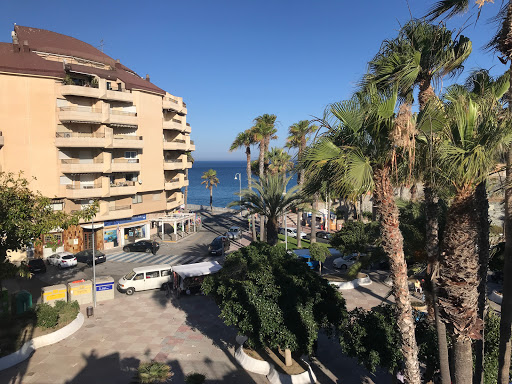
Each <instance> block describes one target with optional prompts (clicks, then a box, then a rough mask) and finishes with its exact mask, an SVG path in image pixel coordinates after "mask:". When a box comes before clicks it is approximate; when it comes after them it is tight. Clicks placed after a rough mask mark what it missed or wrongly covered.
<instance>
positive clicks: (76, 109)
mask: <svg viewBox="0 0 512 384" xmlns="http://www.w3.org/2000/svg"><path fill="white" fill-rule="evenodd" d="M59 111H63V112H89V113H101V108H93V107H86V106H84V105H70V106H67V107H59Z"/></svg>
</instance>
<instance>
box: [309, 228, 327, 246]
mask: <svg viewBox="0 0 512 384" xmlns="http://www.w3.org/2000/svg"><path fill="white" fill-rule="evenodd" d="M331 237H332V233H330V232H325V231H318V232H316V240H317V241H318V242H319V243H329V241H330V240H331ZM306 240H311V233H308V234H307V235H306Z"/></svg>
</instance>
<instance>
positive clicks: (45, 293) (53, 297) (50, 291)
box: [41, 284, 68, 305]
mask: <svg viewBox="0 0 512 384" xmlns="http://www.w3.org/2000/svg"><path fill="white" fill-rule="evenodd" d="M41 295H42V298H43V303H47V304H50V305H55V302H56V301H57V300H63V301H68V295H67V291H66V286H65V285H64V284H59V285H50V286H48V287H43V288H41Z"/></svg>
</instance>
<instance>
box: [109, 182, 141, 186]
mask: <svg viewBox="0 0 512 384" xmlns="http://www.w3.org/2000/svg"><path fill="white" fill-rule="evenodd" d="M134 185H135V181H119V182H116V183H110V186H111V187H133V186H134Z"/></svg>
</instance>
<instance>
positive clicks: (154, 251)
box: [151, 240, 158, 255]
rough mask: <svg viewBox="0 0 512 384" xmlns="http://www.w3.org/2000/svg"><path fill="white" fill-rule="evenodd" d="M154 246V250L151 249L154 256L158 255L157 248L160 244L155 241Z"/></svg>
mask: <svg viewBox="0 0 512 384" xmlns="http://www.w3.org/2000/svg"><path fill="white" fill-rule="evenodd" d="M151 245H152V249H151V252H152V253H153V255H156V250H157V247H158V243H157V242H156V240H153V244H151Z"/></svg>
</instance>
